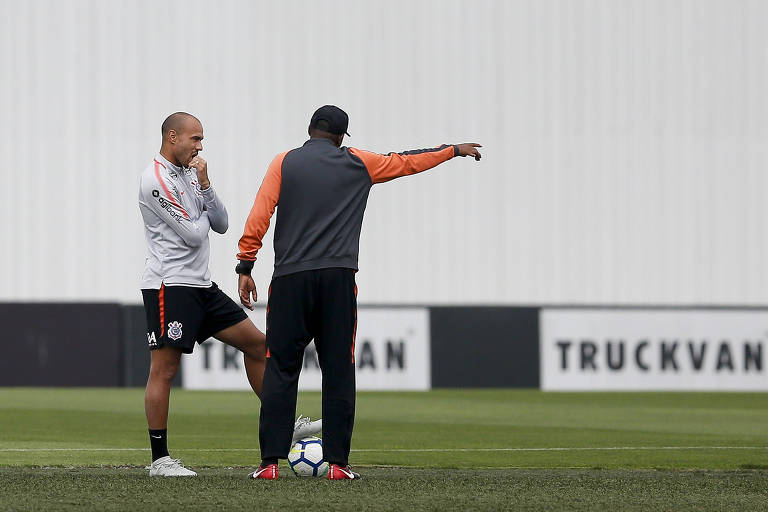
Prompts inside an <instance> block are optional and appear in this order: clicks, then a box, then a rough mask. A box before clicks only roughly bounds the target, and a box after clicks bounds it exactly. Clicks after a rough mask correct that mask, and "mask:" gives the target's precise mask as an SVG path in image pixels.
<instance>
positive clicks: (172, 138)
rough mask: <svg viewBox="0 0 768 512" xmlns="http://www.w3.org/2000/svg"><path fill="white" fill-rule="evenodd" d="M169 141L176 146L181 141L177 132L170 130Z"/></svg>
mask: <svg viewBox="0 0 768 512" xmlns="http://www.w3.org/2000/svg"><path fill="white" fill-rule="evenodd" d="M168 140H169V141H171V143H173V144H176V142H177V141H178V140H179V136H178V134H177V133H176V130H168Z"/></svg>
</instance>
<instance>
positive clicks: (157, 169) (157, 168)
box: [155, 160, 189, 219]
mask: <svg viewBox="0 0 768 512" xmlns="http://www.w3.org/2000/svg"><path fill="white" fill-rule="evenodd" d="M161 165H163V164H161V163H160V162H158V161H157V160H155V177H156V178H157V181H158V182H159V183H160V186H161V187H162V188H163V192H165V196H166V197H167V198H168V200H169V201H170V202H171V204H172V205H173V206H175V207H176V208H178V209H179V210H181V214H182V215H184V218H186V219H188V218H189V215H188V214H187V211H186V210H185V209H184V208H182V206H181V205H180V204H179V203H177V202H176V200H175V199H174V198H173V196H172V195H171V191H170V190H168V187H167V186H166V185H165V180H164V179H163V177H162V176H160V166H161ZM163 169H165V166H164V165H163Z"/></svg>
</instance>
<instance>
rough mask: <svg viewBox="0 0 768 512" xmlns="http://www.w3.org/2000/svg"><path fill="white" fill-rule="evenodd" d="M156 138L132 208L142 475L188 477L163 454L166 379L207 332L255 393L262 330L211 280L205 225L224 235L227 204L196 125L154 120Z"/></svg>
mask: <svg viewBox="0 0 768 512" xmlns="http://www.w3.org/2000/svg"><path fill="white" fill-rule="evenodd" d="M162 134H163V142H162V146H161V148H160V153H159V154H158V155H157V156H155V158H154V159H153V160H152V162H151V163H150V164H149V165H148V166H147V168H146V169H145V170H144V172H143V173H142V175H141V185H140V189H139V209H140V210H141V216H142V218H143V219H144V232H145V237H146V241H147V260H146V266H145V270H144V275H143V277H142V281H141V293H142V295H143V299H144V310H145V312H146V315H147V342H148V344H149V349H150V357H151V364H150V370H149V378H148V380H147V390H146V394H145V396H144V409H145V412H146V414H147V424H148V425H149V441H150V445H151V447H152V465H151V466H150V470H149V474H150V476H196V474H197V473H195V472H194V471H190V470H189V469H187V468H185V467H184V466H183V465H182V464H181V462H180V461H179V460H177V459H171V457H170V456H169V454H168V442H167V434H168V431H167V424H168V400H169V396H170V392H171V382H172V381H173V378H174V376H175V375H176V373H177V371H178V369H179V364H180V362H181V354H182V353H185V354H190V353H192V350H193V349H194V347H195V343H196V342H197V343H203V342H204V341H205V340H207V339H209V338H211V337H213V338H216V339H218V340H219V341H222V342H224V343H226V344H227V345H230V346H232V347H235V348H236V349H238V350H240V351H241V352H242V353H243V359H244V362H245V371H246V374H247V376H248V381H249V383H250V385H251V387H252V388H253V390H254V392H256V394H257V395H258V396H259V397H260V396H261V383H262V380H263V378H264V366H265V348H264V347H265V336H264V333H262V332H261V331H260V330H259V329H258V328H257V327H256V326H255V325H254V324H253V323H252V322H251V320H250V319H249V318H248V317H247V315H246V314H245V312H244V311H243V310H242V309H241V308H240V306H238V305H237V304H235V302H234V301H233V300H232V299H230V298H229V297H228V296H227V295H226V294H225V293H224V292H222V291H221V290H220V289H219V287H218V286H216V283H214V282H212V281H211V273H210V270H209V269H208V260H209V258H210V247H209V243H208V230H209V229H212V230H213V231H215V232H217V233H225V232H226V231H227V227H228V225H229V220H228V217H227V209H226V208H225V207H224V204H222V202H221V200H220V199H219V198H218V196H217V195H216V191H215V190H214V188H213V187H212V186H211V182H210V179H209V178H208V164H207V163H206V161H205V160H203V159H202V158H201V157H200V156H199V153H200V151H202V150H203V145H202V141H203V126H202V124H201V123H200V121H199V120H198V119H197V118H196V117H194V116H193V115H191V114H187V113H185V112H176V113H175V114H171V115H170V116H169V117H168V118H167V119H166V120H165V121H164V122H163V125H162ZM321 429H322V423H321V420H318V421H314V422H311V421H309V418H301V417H299V420H298V421H297V422H296V425H295V430H294V440H296V439H299V438H302V437H307V436H309V435H312V434H316V433H318V432H320V430H321Z"/></svg>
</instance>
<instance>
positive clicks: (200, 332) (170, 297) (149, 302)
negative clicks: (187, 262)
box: [141, 283, 248, 354]
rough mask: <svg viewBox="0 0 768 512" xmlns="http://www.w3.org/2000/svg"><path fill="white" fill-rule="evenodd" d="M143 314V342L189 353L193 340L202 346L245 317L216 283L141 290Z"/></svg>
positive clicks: (151, 348) (152, 347)
mask: <svg viewBox="0 0 768 512" xmlns="http://www.w3.org/2000/svg"><path fill="white" fill-rule="evenodd" d="M141 294H142V296H143V297H144V311H145V312H146V314H147V343H149V349H150V350H154V349H156V348H160V347H163V346H169V347H177V348H180V349H181V351H182V352H184V353H185V354H191V353H192V349H194V348H195V341H197V342H198V343H202V342H204V341H205V340H207V339H208V338H210V337H211V336H213V335H214V334H216V333H217V332H219V331H221V330H223V329H226V328H227V327H232V326H233V325H235V324H238V323H240V322H242V321H243V320H245V319H246V318H248V315H246V314H245V311H243V310H242V309H241V308H240V306H238V305H237V304H235V302H234V301H233V300H232V299H230V298H229V296H228V295H227V294H226V293H224V292H222V291H221V290H220V289H219V287H218V286H216V283H213V284H212V285H211V286H210V287H208V288H195V287H193V286H165V285H162V286H160V289H159V290H147V289H143V290H141Z"/></svg>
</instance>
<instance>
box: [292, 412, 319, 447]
mask: <svg viewBox="0 0 768 512" xmlns="http://www.w3.org/2000/svg"><path fill="white" fill-rule="evenodd" d="M322 431H323V420H322V418H321V419H319V420H315V421H312V420H311V419H309V418H304V417H302V416H301V415H299V419H297V420H296V423H295V424H294V425H293V441H291V446H293V445H294V444H296V441H298V440H299V439H304V438H305V437H311V436H314V435H315V434H319V433H320V432H322Z"/></svg>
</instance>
